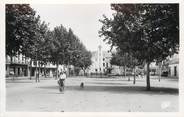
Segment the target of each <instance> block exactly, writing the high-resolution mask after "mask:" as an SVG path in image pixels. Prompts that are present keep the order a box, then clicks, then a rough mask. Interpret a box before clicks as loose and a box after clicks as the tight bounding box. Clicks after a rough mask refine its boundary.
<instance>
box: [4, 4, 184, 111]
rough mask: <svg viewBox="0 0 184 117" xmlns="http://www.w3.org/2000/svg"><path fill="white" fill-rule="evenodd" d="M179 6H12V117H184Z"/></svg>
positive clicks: (8, 20) (8, 78)
mask: <svg viewBox="0 0 184 117" xmlns="http://www.w3.org/2000/svg"><path fill="white" fill-rule="evenodd" d="M180 7H181V5H180V3H177V2H176V3H123V2H122V3H121V2H119V3H114V2H112V3H110V2H109V3H99V4H87V3H86V4H82V3H81V4H44V3H42V4H36V3H29V2H28V3H18V4H17V3H6V4H4V8H5V13H4V16H5V28H4V29H5V34H4V35H5V41H4V45H5V53H4V54H5V63H4V66H5V68H4V69H5V73H4V76H5V78H4V82H5V92H6V95H5V99H6V101H5V110H6V112H60V113H66V112H129V113H131V112H179V111H180V109H181V108H180V98H179V97H180V91H179V89H180V85H179V79H180V78H179V76H180V72H179V53H180V24H181V21H180V14H181V13H180V12H181V11H180Z"/></svg>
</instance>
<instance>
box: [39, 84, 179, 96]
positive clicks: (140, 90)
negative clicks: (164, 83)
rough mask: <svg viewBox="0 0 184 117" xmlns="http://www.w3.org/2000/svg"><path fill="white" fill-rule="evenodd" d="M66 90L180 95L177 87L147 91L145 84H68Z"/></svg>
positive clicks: (44, 87) (155, 88) (56, 88)
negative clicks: (82, 86)
mask: <svg viewBox="0 0 184 117" xmlns="http://www.w3.org/2000/svg"><path fill="white" fill-rule="evenodd" d="M38 88H43V89H54V90H58V86H42V87H38ZM65 91H80V92H81V91H84V92H109V93H119V94H120V93H127V94H136V93H137V94H151V95H164V94H169V95H178V93H179V91H178V89H176V88H165V87H151V91H147V90H146V87H143V86H84V88H81V87H80V86H66V87H65Z"/></svg>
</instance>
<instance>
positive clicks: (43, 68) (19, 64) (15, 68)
mask: <svg viewBox="0 0 184 117" xmlns="http://www.w3.org/2000/svg"><path fill="white" fill-rule="evenodd" d="M37 67H38V62H35V61H32V62H31V59H30V58H27V57H25V56H23V55H22V54H20V55H17V56H13V57H12V58H10V57H9V56H6V77H9V76H12V75H13V76H35V75H36V68H37ZM55 72H56V65H53V64H51V63H49V62H48V63H47V64H46V65H40V74H41V75H43V74H44V73H45V74H46V75H47V76H50V77H52V76H53V75H54V74H55Z"/></svg>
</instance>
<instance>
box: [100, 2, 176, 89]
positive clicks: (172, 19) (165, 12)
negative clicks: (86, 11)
mask: <svg viewBox="0 0 184 117" xmlns="http://www.w3.org/2000/svg"><path fill="white" fill-rule="evenodd" d="M111 9H112V10H113V11H114V13H113V17H112V18H107V17H106V16H105V15H104V18H103V19H102V20H100V22H102V24H103V26H102V28H101V30H100V31H99V34H100V36H104V37H105V39H104V41H106V42H107V43H108V44H110V45H111V47H116V49H117V50H118V51H120V53H121V54H120V58H119V57H118V59H124V57H125V58H126V56H127V55H128V56H130V57H131V58H133V60H135V61H137V62H135V63H136V64H137V63H138V64H143V63H146V64H147V90H150V75H149V71H150V68H149V66H150V63H151V62H154V61H156V62H161V61H163V60H165V59H166V58H167V57H168V56H171V55H173V54H174V53H178V51H179V5H178V4H111ZM129 60H130V59H129ZM126 63H127V62H126V60H123V63H118V64H119V65H121V64H126ZM136 64H135V65H136ZM133 66H134V64H133Z"/></svg>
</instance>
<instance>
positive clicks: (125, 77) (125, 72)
mask: <svg viewBox="0 0 184 117" xmlns="http://www.w3.org/2000/svg"><path fill="white" fill-rule="evenodd" d="M124 75H125V78H126V66H124Z"/></svg>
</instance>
